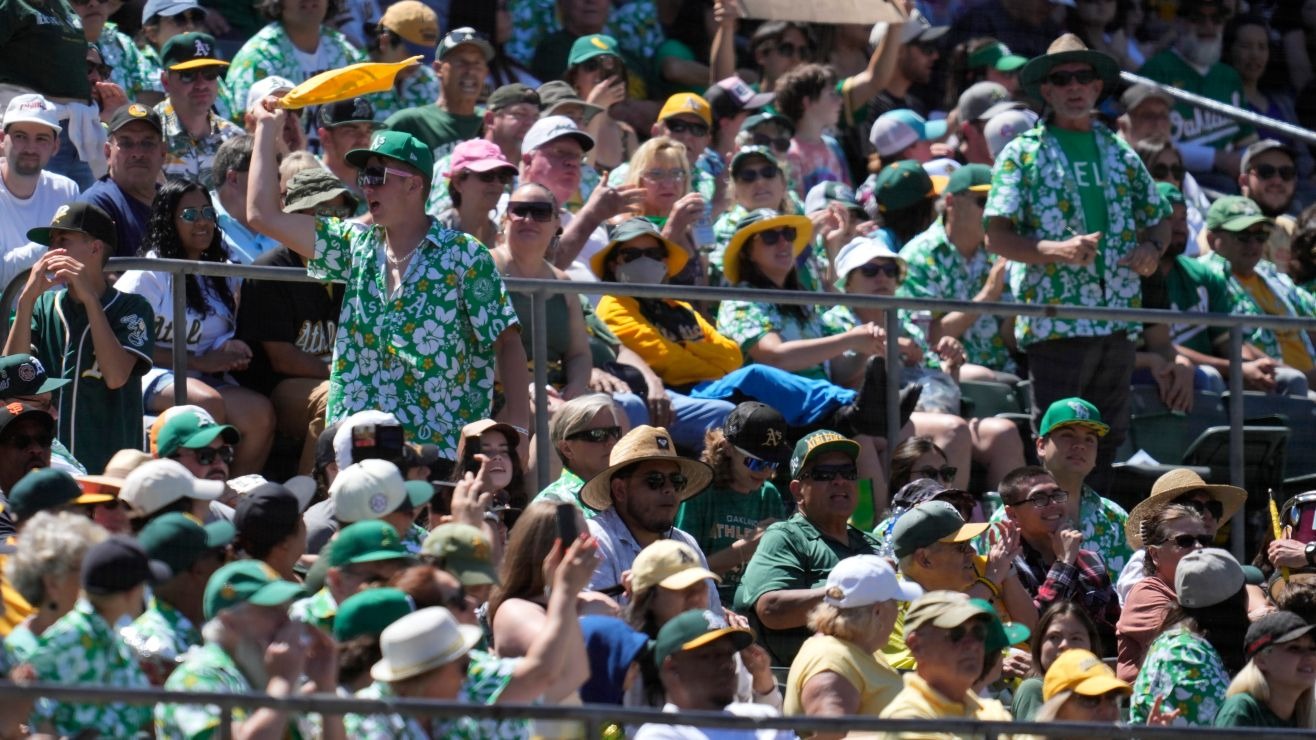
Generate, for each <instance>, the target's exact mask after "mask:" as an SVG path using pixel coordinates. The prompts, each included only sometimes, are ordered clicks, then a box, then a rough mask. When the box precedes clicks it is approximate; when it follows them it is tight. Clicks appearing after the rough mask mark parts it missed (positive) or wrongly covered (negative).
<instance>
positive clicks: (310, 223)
mask: <svg viewBox="0 0 1316 740" xmlns="http://www.w3.org/2000/svg"><path fill="white" fill-rule="evenodd" d="M275 100H277V99H276V98H274V97H268V98H266V99H265V100H264V102H263V103H262V104H261V105H258V106H255V107H254V108H253V109H252V111H251V114H250V115H251V116H252V118H254V119H255V120H256V141H255V145H254V146H253V147H252V152H251V169H250V171H249V172H248V173H247V219H248V222H249V223H250V225H251V228H253V229H255V230H256V231H259V232H260V233H262V234H264V235H266V236H268V237H271V238H274V239H278V240H279V242H280V243H282V244H283V246H285V247H287V248H288V249H291V250H292V251H294V252H296V253H297V254H299V255H301V256H302V257H304V258H306V259H310V258H311V257H313V256H314V255H315V217H314V216H307V215H305V214H301V213H284V212H283V203H282V202H281V200H282V199H281V197H280V195H279V162H278V154H277V151H278V140H279V136H280V135H281V133H282V131H283V118H284V116H286V115H288V112H287V111H285V110H283V109H282V108H279V107H277V106H276V105H275V104H274V101H275Z"/></svg>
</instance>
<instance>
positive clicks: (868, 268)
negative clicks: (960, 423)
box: [854, 262, 955, 478]
mask: <svg viewBox="0 0 1316 740" xmlns="http://www.w3.org/2000/svg"><path fill="white" fill-rule="evenodd" d="M854 269H855V270H856V271H857V272H858V273H859V274H860V275H863V276H864V277H866V278H875V277H877V276H878V275H886V276H887V277H889V278H898V277H900V265H898V264H896V263H895V262H869V263H866V264H863V265H860V266H858V267H856V268H854ZM924 470H932V471H935V470H936V468H924ZM951 470H952V471H953V470H955V468H951ZM915 472H918V471H915ZM951 475H952V476H953V475H954V473H952V474H951ZM928 477H929V478H935V477H936V476H935V475H929V476H928Z"/></svg>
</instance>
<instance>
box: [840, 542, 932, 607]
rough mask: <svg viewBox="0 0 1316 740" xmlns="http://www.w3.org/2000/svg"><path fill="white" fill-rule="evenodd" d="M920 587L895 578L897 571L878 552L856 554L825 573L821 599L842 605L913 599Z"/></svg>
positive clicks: (865, 604) (918, 593)
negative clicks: (875, 553) (825, 582)
mask: <svg viewBox="0 0 1316 740" xmlns="http://www.w3.org/2000/svg"><path fill="white" fill-rule="evenodd" d="M922 595H923V589H922V587H920V586H919V585H918V584H917V583H914V582H913V581H902V580H900V579H899V578H896V572H895V570H893V569H892V568H891V565H890V564H889V563H887V561H886V560H884V559H883V558H881V557H878V556H877V555H855V556H853V557H848V558H846V559H845V560H842V561H841V562H839V563H837V564H836V565H835V566H833V567H832V572H831V573H829V574H828V575H827V585H826V586H825V587H824V590H823V601H824V602H826V603H828V604H830V605H832V606H835V607H838V608H841V609H849V608H852V607H856V606H868V605H870V604H878V603H881V602H883V601H890V600H892V599H896V600H897V601H913V600H914V599H917V598H918V597H920V596H922Z"/></svg>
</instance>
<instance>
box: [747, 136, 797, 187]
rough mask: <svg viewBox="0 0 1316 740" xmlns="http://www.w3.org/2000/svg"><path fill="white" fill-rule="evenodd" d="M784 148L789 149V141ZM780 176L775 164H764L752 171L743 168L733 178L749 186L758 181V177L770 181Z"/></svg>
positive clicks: (778, 168) (779, 169)
mask: <svg viewBox="0 0 1316 740" xmlns="http://www.w3.org/2000/svg"><path fill="white" fill-rule="evenodd" d="M786 147H787V148H790V143H789V140H787V144H786ZM780 174H781V168H780V167H778V166H777V165H775V164H765V165H763V166H762V167H759V168H758V169H754V168H753V167H744V168H742V169H741V170H740V171H738V172H737V173H736V175H735V177H736V179H737V180H739V181H741V182H743V183H746V184H749V183H751V182H754V181H755V180H757V179H759V178H760V177H761V178H763V179H764V180H771V179H773V178H775V177H776V176H777V175H780Z"/></svg>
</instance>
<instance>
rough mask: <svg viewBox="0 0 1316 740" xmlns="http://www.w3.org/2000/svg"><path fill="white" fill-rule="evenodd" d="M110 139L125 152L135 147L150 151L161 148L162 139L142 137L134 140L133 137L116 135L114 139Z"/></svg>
mask: <svg viewBox="0 0 1316 740" xmlns="http://www.w3.org/2000/svg"><path fill="white" fill-rule="evenodd" d="M110 141H113V142H114V146H115V148H118V149H122V150H123V151H125V152H131V151H132V150H134V149H141V150H142V151H147V152H149V151H151V150H152V149H159V148H160V140H159V139H153V138H147V139H142V140H141V141H134V140H133V139H129V138H126V137H122V136H115V137H113V138H112V139H110Z"/></svg>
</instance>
